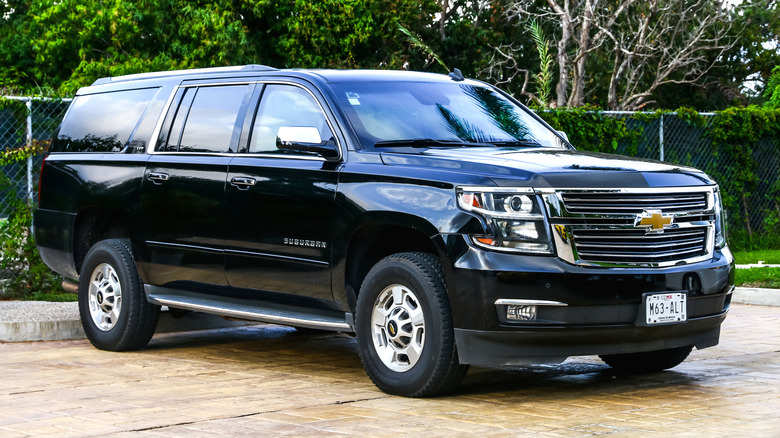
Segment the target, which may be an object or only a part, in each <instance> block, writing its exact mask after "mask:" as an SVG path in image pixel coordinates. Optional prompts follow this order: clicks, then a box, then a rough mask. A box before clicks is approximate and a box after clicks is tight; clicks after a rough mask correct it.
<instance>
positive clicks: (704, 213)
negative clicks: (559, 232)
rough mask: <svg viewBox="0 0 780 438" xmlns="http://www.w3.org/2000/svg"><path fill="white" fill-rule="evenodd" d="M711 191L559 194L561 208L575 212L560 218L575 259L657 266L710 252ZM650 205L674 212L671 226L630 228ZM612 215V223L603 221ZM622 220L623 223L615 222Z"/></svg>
mask: <svg viewBox="0 0 780 438" xmlns="http://www.w3.org/2000/svg"><path fill="white" fill-rule="evenodd" d="M708 195H709V193H708V192H706V191H703V192H691V193H658V194H648V193H637V194H632V193H598V192H595V193H582V192H576V193H575V192H572V193H561V198H562V199H563V204H564V207H565V210H566V211H567V212H569V213H570V214H575V215H580V214H582V215H588V214H592V215H597V218H599V219H598V221H603V222H604V223H603V224H602V223H600V222H598V221H597V220H596V218H589V217H569V216H567V217H565V218H561V220H562V221H564V222H563V223H566V224H567V227H568V228H569V230H570V231H571V235H572V240H573V242H574V249H575V252H576V256H577V258H578V259H580V260H583V261H586V262H591V263H605V264H610V265H638V264H639V265H648V264H649V265H657V264H659V263H667V264H669V263H676V262H678V261H684V260H691V259H694V258H696V257H700V256H704V255H706V254H708V249H707V248H708V246H707V245H708V236H709V232H710V228H711V227H712V221H713V220H714V219H715V217H714V214H713V212H712V210H708V208H712V207H710V206H708V202H709V201H708V199H710V197H709V196H708ZM648 210H660V211H661V212H662V213H663V214H664V215H668V214H675V215H676V217H675V218H674V225H673V226H672V227H671V228H667V229H665V230H663V231H662V232H648V230H647V229H644V228H631V226H632V225H633V219H631V220H628V219H624V218H625V217H626V215H632V216H633V215H640V214H643V213H644V212H645V211H648ZM610 220H612V221H613V224H612V225H609V224H607V222H609V221H610ZM619 220H624V221H627V222H623V223H624V225H618V224H617V222H616V221H619Z"/></svg>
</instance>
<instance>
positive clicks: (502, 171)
mask: <svg viewBox="0 0 780 438" xmlns="http://www.w3.org/2000/svg"><path fill="white" fill-rule="evenodd" d="M381 155H382V161H383V162H384V163H385V164H386V165H393V166H419V167H430V168H437V169H441V170H443V169H447V170H450V171H457V172H464V173H473V174H476V175H480V176H483V177H488V178H490V179H492V180H493V181H494V182H495V183H496V184H497V185H499V186H525V187H534V188H580V187H582V188H602V187H603V188H637V187H640V188H641V187H685V186H701V185H711V184H715V182H714V181H713V180H712V179H711V178H710V177H708V176H707V175H706V174H705V173H704V172H702V171H700V170H697V169H694V168H691V167H684V166H679V165H675V164H669V163H663V162H660V161H652V160H643V159H638V158H632V157H626V156H622V155H610V154H601V153H592V152H580V151H572V150H560V149H518V148H468V149H467V148H458V149H453V148H448V149H435V148H431V149H426V150H424V151H418V152H416V153H398V152H383V153H382V154H381Z"/></svg>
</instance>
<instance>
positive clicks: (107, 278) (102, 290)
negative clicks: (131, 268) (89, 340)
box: [89, 263, 122, 332]
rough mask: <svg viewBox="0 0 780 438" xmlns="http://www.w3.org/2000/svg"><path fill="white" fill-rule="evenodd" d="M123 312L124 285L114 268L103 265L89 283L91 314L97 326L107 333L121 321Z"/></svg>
mask: <svg viewBox="0 0 780 438" xmlns="http://www.w3.org/2000/svg"><path fill="white" fill-rule="evenodd" d="M121 311H122V285H121V283H120V282H119V276H118V275H117V273H116V271H115V270H114V268H113V267H112V266H111V265H109V264H108V263H101V264H99V265H97V267H95V270H93V271H92V276H91V277H90V281H89V314H90V316H91V317H92V322H94V323H95V326H96V327H97V328H98V329H100V330H102V331H104V332H107V331H109V330H111V329H112V328H114V326H115V325H116V323H117V321H119V314H120V312H121Z"/></svg>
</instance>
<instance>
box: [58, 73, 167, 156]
mask: <svg viewBox="0 0 780 438" xmlns="http://www.w3.org/2000/svg"><path fill="white" fill-rule="evenodd" d="M156 93H157V88H145V89H140V90H124V91H116V92H110V93H101V94H88V95H82V96H77V97H76V98H75V99H74V100H73V104H72V105H71V108H70V114H71V117H66V118H65V120H64V121H63V122H62V126H61V127H60V131H59V134H58V135H57V138H55V139H54V144H53V145H52V150H53V151H56V152H120V151H122V150H123V149H124V148H125V145H126V144H127V141H128V140H129V139H130V135H131V134H132V132H133V130H134V129H135V127H136V125H138V121H139V120H140V119H141V116H142V115H143V113H144V111H145V110H146V107H147V106H149V102H151V101H152V98H153V97H154V95H155V94H156Z"/></svg>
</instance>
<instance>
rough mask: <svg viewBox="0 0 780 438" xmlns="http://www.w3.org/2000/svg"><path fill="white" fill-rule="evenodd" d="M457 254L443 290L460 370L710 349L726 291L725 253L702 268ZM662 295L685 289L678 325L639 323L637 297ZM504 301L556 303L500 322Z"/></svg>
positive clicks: (729, 260)
mask: <svg viewBox="0 0 780 438" xmlns="http://www.w3.org/2000/svg"><path fill="white" fill-rule="evenodd" d="M450 243H453V242H450ZM454 246H458V245H454ZM454 246H451V247H450V248H451V249H454ZM459 254H460V256H459V257H456V258H455V262H454V264H453V266H452V270H451V271H450V272H449V275H448V288H449V291H450V296H449V297H450V306H451V309H452V315H453V323H454V326H455V337H456V342H457V347H458V352H459V357H460V360H461V363H464V364H475V365H487V366H500V365H509V364H525V363H545V362H547V363H550V362H560V361H562V360H564V359H565V358H566V357H568V356H578V355H593V354H600V355H601V354H621V353H632V352H641V351H653V350H661V349H667V348H674V347H680V346H686V345H694V346H696V347H697V348H706V347H711V346H714V345H717V343H718V338H719V335H720V325H721V323H722V322H723V320H724V319H725V317H726V313H727V312H728V309H729V306H730V304H731V293H732V291H733V289H734V274H733V270H734V259H733V256H732V255H731V253H730V252H729V250H728V249H727V248H724V249H723V250H720V249H719V250H715V252H714V254H713V257H712V259H710V260H706V261H702V262H698V263H691V264H680V265H679V266H672V267H665V268H642V267H637V268H601V267H599V268H594V267H582V266H575V265H571V264H569V263H566V262H564V261H562V260H561V259H559V258H556V257H551V256H547V257H545V256H523V255H512V254H505V253H496V252H489V251H482V250H479V249H476V248H473V247H468V248H467V249H466V250H465V251H463V252H459ZM669 291H687V296H688V299H687V317H688V320H687V322H685V323H678V324H666V325H657V326H647V325H645V324H644V323H643V313H644V308H643V298H642V297H643V294H646V293H658V292H669ZM512 300H531V301H539V302H542V303H545V302H547V303H556V304H561V303H562V304H565V305H544V304H542V305H539V306H537V314H536V317H535V318H534V319H533V320H531V321H509V320H507V318H506V310H507V309H506V306H504V305H502V304H501V302H503V301H512Z"/></svg>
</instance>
